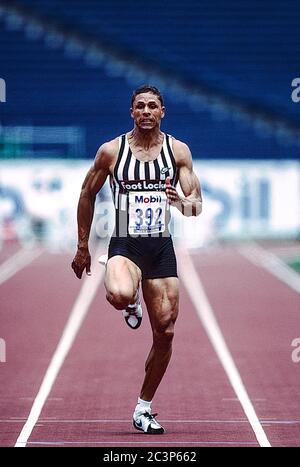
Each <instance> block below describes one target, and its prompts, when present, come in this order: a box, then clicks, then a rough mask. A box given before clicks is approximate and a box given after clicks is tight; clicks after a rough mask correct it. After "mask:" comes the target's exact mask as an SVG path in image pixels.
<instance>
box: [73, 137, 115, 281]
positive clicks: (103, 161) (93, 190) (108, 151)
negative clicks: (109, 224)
mask: <svg viewBox="0 0 300 467" xmlns="http://www.w3.org/2000/svg"><path fill="white" fill-rule="evenodd" d="M114 156H115V152H114V144H113V142H109V143H105V144H103V145H102V146H100V148H99V150H98V151H97V154H96V157H95V161H94V164H93V165H92V167H91V168H90V170H89V171H88V173H87V175H86V177H85V180H84V182H83V185H82V188H81V193H80V197H79V202H78V208H77V224H78V244H77V247H78V249H77V253H76V255H75V258H74V260H73V262H72V268H73V270H74V272H75V274H76V276H77V277H78V278H79V279H81V276H82V273H83V271H84V270H85V269H86V272H87V274H90V266H91V256H90V253H89V248H88V242H89V236H90V230H91V225H92V221H93V216H94V207H95V199H96V195H97V193H98V192H99V191H100V190H101V188H102V186H103V185H104V183H105V180H106V178H107V176H108V175H109V174H110V170H111V166H112V163H113V159H114Z"/></svg>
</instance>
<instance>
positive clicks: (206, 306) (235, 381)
mask: <svg viewBox="0 0 300 467" xmlns="http://www.w3.org/2000/svg"><path fill="white" fill-rule="evenodd" d="M180 254H181V261H180V263H179V264H180V270H179V271H180V273H181V279H182V281H183V283H184V286H185V288H186V290H187V291H188V293H189V295H190V298H191V301H192V302H193V304H194V306H195V308H196V310H197V314H198V316H199V318H200V321H201V323H202V325H203V327H204V329H205V331H206V333H207V335H208V337H209V339H210V341H211V344H212V346H213V348H214V350H215V352H216V354H217V355H218V357H219V359H220V361H221V363H222V365H223V368H224V370H225V373H226V375H227V377H228V379H229V381H230V383H231V385H232V387H233V390H234V392H235V393H236V395H237V397H238V399H239V401H240V404H241V406H242V407H243V410H244V412H245V414H246V417H247V418H248V420H249V423H250V425H251V427H252V429H253V431H254V434H255V436H256V439H257V441H258V443H259V445H260V446H261V447H270V446H271V444H270V442H269V440H268V438H267V436H266V434H265V432H264V430H263V428H262V426H261V424H260V421H259V419H258V417H257V415H256V413H255V410H254V407H253V405H252V403H251V401H250V398H249V396H248V394H247V391H246V389H245V386H244V384H243V382H242V379H241V377H240V374H239V372H238V369H237V367H236V366H235V363H234V361H233V358H232V356H231V354H230V351H229V349H228V347H227V345H226V342H225V340H224V337H223V335H222V332H221V330H220V328H219V325H218V323H217V320H216V318H215V316H214V312H213V309H212V307H211V306H210V303H209V301H208V298H207V296H206V294H205V291H204V288H203V286H202V283H201V281H200V278H199V276H198V273H197V271H196V269H195V267H194V264H193V262H192V260H191V258H190V256H189V253H188V252H187V250H185V249H181V250H180Z"/></svg>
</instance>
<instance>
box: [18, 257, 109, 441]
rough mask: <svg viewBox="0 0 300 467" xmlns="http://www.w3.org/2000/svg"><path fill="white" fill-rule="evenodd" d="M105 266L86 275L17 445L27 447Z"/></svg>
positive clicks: (95, 263)
mask: <svg viewBox="0 0 300 467" xmlns="http://www.w3.org/2000/svg"><path fill="white" fill-rule="evenodd" d="M98 256H99V255H97V254H96V255H95V260H94V262H93V264H92V269H94V270H95V271H96V270H97V269H99V266H98V267H97V258H98ZM70 274H71V270H70ZM103 275H104V268H101V270H100V271H97V272H94V274H93V275H92V276H88V277H85V279H84V282H83V284H82V287H81V289H80V292H79V295H78V297H77V299H76V301H75V303H74V306H73V308H72V311H71V313H70V317H69V319H68V321H67V324H66V326H65V328H64V331H63V334H62V336H61V338H60V341H59V343H58V346H57V348H56V350H55V352H54V354H53V357H52V359H51V362H50V364H49V366H48V368H47V371H46V373H45V376H44V379H43V381H42V384H41V386H40V389H39V391H38V393H37V396H36V398H35V400H34V403H33V405H32V407H31V411H30V414H29V416H28V419H27V421H26V423H25V425H24V426H23V428H22V431H21V433H20V435H19V437H18V439H17V441H16V444H15V447H25V446H26V443H27V441H28V438H29V436H30V435H31V432H32V430H33V428H34V426H35V424H36V422H37V421H38V418H39V416H40V413H41V411H42V409H43V407H44V404H45V402H46V400H47V397H48V395H49V393H50V391H51V389H52V387H53V384H54V383H55V380H56V378H57V375H58V373H59V371H60V369H61V367H62V365H63V363H64V361H65V358H66V356H67V354H68V352H69V350H70V349H71V347H72V344H73V342H74V340H75V338H76V335H77V333H78V331H79V329H80V327H81V324H82V322H83V320H84V318H85V316H86V315H87V312H88V309H89V306H90V304H91V303H92V301H93V299H94V296H95V294H96V291H97V289H98V286H99V284H100V282H101V280H102V278H103Z"/></svg>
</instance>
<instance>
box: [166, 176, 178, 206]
mask: <svg viewBox="0 0 300 467" xmlns="http://www.w3.org/2000/svg"><path fill="white" fill-rule="evenodd" d="M166 195H167V199H168V203H169V204H171V206H176V205H177V204H178V203H181V198H180V196H179V194H178V193H177V191H176V188H175V187H174V186H172V185H171V179H170V177H167V178H166Z"/></svg>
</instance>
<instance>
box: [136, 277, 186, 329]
mask: <svg viewBox="0 0 300 467" xmlns="http://www.w3.org/2000/svg"><path fill="white" fill-rule="evenodd" d="M142 287H143V297H144V301H145V303H146V306H147V310H148V314H149V319H150V322H151V326H152V328H156V327H162V326H164V325H168V323H170V322H172V323H175V321H176V318H177V315H178V304H179V286H178V278H177V277H164V278H161V279H145V280H143V282H142Z"/></svg>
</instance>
